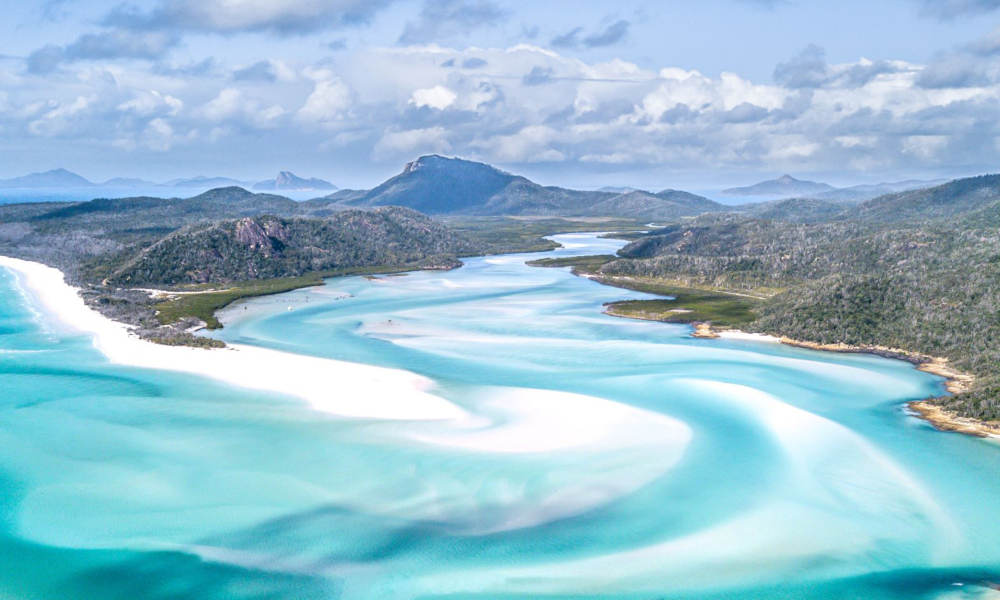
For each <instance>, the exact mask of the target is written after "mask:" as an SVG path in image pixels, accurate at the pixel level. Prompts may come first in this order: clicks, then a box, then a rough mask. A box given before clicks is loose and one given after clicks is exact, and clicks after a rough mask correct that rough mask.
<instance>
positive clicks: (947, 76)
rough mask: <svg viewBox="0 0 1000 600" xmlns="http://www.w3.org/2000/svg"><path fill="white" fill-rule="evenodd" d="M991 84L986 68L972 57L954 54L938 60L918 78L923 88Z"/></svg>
mask: <svg viewBox="0 0 1000 600" xmlns="http://www.w3.org/2000/svg"><path fill="white" fill-rule="evenodd" d="M989 84H990V76H989V75H988V73H987V72H986V70H985V66H984V65H983V64H982V63H981V62H980V61H978V60H975V59H973V58H972V57H969V56H966V55H961V54H952V55H947V56H944V57H939V58H937V59H936V60H935V61H934V62H932V63H930V64H929V65H927V67H926V68H924V70H923V71H921V72H920V76H919V77H918V78H917V85H919V86H920V87H922V88H930V89H940V88H969V87H981V86H987V85H989Z"/></svg>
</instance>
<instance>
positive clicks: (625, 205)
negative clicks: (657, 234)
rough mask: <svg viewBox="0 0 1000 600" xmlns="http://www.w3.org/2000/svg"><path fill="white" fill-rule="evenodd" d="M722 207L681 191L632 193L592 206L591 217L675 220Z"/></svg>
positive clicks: (714, 210)
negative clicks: (607, 216) (606, 216)
mask: <svg viewBox="0 0 1000 600" xmlns="http://www.w3.org/2000/svg"><path fill="white" fill-rule="evenodd" d="M722 210H724V207H723V206H722V205H720V204H718V203H716V202H713V201H712V200H709V199H708V198H704V197H702V196H698V195H695V194H691V193H689V192H683V191H680V190H663V191H662V192H657V193H655V194H650V193H649V192H642V191H634V192H627V193H624V194H618V195H615V196H613V197H611V198H608V199H606V200H602V201H600V202H597V203H595V204H593V205H591V206H590V207H589V208H588V212H589V213H590V214H593V215H614V216H616V217H628V218H636V219H658V220H667V219H676V218H679V217H688V216H694V215H698V214H702V213H707V212H718V211H722Z"/></svg>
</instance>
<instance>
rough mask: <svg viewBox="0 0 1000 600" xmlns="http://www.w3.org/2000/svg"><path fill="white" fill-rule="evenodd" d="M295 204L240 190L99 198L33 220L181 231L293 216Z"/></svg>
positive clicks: (69, 205)
mask: <svg viewBox="0 0 1000 600" xmlns="http://www.w3.org/2000/svg"><path fill="white" fill-rule="evenodd" d="M298 212H299V205H298V203H297V202H295V201H294V200H292V199H290V198H285V197H284V196H276V195H274V194H254V193H252V192H248V191H247V190H245V189H243V188H240V187H226V188H216V189H213V190H209V191H207V192H204V193H202V194H198V195H197V196H193V197H191V198H151V197H144V196H140V197H135V198H98V199H96V200H91V201H89V202H78V203H72V204H65V205H62V206H60V207H58V208H55V209H53V210H50V211H48V212H45V213H43V214H42V215H39V216H37V217H35V218H34V221H36V222H47V223H48V224H50V226H54V225H55V224H59V225H60V226H72V227H80V226H88V225H89V226H95V227H100V228H103V229H112V228H118V227H122V228H124V227H125V226H127V225H131V226H132V227H133V228H138V227H140V226H142V227H156V228H164V227H172V228H173V227H181V226H183V225H186V224H189V223H192V222H197V221H203V220H206V219H232V218H236V217H241V216H255V215H261V214H273V215H282V216H284V215H288V216H291V215H295V214H298Z"/></svg>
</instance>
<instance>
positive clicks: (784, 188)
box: [722, 175, 836, 197]
mask: <svg viewBox="0 0 1000 600" xmlns="http://www.w3.org/2000/svg"><path fill="white" fill-rule="evenodd" d="M834 189H836V188H834V187H833V186H832V185H830V184H827V183H819V182H816V181H805V180H802V179H796V178H794V177H792V176H791V175H782V176H781V177H779V178H777V179H769V180H767V181H761V182H760V183H755V184H754V185H748V186H746V187H735V188H729V189H727V190H722V193H723V194H726V195H728V196H784V197H788V196H812V195H814V194H821V193H823V192H830V191H833V190H834Z"/></svg>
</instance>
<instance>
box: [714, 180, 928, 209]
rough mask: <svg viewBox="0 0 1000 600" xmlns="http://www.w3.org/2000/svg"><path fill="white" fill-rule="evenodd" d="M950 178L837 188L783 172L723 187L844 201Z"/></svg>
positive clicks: (743, 192) (727, 192) (749, 193)
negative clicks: (775, 175)
mask: <svg viewBox="0 0 1000 600" xmlns="http://www.w3.org/2000/svg"><path fill="white" fill-rule="evenodd" d="M945 181H947V180H946V179H939V180H931V181H922V180H919V179H910V180H906V181H896V182H889V183H876V184H863V185H853V186H850V187H843V188H837V187H834V186H832V185H830V184H828V183H820V182H817V181H806V180H803V179H796V178H794V177H792V176H791V175H782V176H781V177H779V178H777V179H770V180H768V181H762V182H760V183H755V184H754V185H749V186H746V187H735V188H729V189H726V190H722V193H723V194H725V195H727V196H764V197H768V198H772V199H776V198H816V199H819V200H833V201H841V202H863V201H865V200H871V199H872V198H877V197H879V196H882V195H884V194H892V193H895V192H905V191H908V190H916V189H922V188H928V187H933V186H935V185H940V184H942V183H944V182H945Z"/></svg>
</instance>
